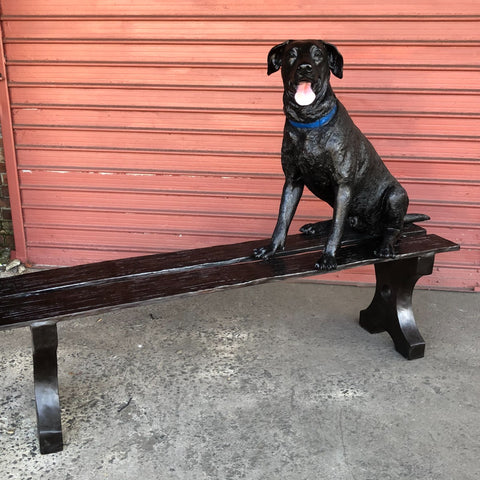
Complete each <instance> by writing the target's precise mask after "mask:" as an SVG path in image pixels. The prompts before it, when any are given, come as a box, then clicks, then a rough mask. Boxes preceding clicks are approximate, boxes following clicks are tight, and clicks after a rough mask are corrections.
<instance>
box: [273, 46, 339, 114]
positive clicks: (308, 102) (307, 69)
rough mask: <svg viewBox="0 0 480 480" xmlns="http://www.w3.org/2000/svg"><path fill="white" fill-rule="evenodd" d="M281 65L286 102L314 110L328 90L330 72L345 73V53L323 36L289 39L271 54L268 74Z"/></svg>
mask: <svg viewBox="0 0 480 480" xmlns="http://www.w3.org/2000/svg"><path fill="white" fill-rule="evenodd" d="M280 68H281V69H282V78H283V85H284V89H285V96H284V101H285V104H286V105H285V106H286V107H287V104H290V105H291V106H292V107H293V108H295V109H296V110H299V109H300V110H301V107H304V108H305V109H307V110H312V109H314V106H317V107H318V103H319V102H321V101H322V99H323V97H324V96H325V94H326V92H327V90H328V85H329V79H330V72H332V73H333V74H334V75H335V76H336V77H338V78H342V77H343V57H342V55H341V54H340V52H339V51H338V50H337V48H336V47H335V46H334V45H332V44H330V43H326V42H323V41H322V40H302V41H298V40H287V41H286V42H283V43H280V44H279V45H276V46H275V47H273V48H272V49H271V50H270V52H269V54H268V71H267V73H268V75H271V74H272V73H274V72H276V71H278V70H280ZM305 113H306V114H307V116H309V114H308V113H307V112H304V114H305Z"/></svg>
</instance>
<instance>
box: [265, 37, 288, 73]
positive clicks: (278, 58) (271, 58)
mask: <svg viewBox="0 0 480 480" xmlns="http://www.w3.org/2000/svg"><path fill="white" fill-rule="evenodd" d="M291 41H292V40H287V41H286V42H283V43H280V44H278V45H275V47H273V48H272V49H271V50H270V52H269V53H268V58H267V63H268V70H267V74H268V75H271V74H272V73H275V72H277V71H278V70H280V67H281V66H282V57H283V52H284V51H285V47H286V46H287V45H288V44H289V43H290V42H291Z"/></svg>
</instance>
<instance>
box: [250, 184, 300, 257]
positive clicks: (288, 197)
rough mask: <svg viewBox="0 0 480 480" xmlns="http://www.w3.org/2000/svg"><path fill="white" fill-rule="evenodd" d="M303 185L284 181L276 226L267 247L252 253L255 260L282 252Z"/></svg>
mask: <svg viewBox="0 0 480 480" xmlns="http://www.w3.org/2000/svg"><path fill="white" fill-rule="evenodd" d="M303 187H304V184H303V182H301V181H293V180H288V179H287V180H286V181H285V184H284V186H283V192H282V200H281V201H280V209H279V212H278V219H277V225H276V226H275V230H274V231H273V235H272V241H271V242H270V245H269V246H268V247H261V248H256V249H255V250H254V251H253V256H254V257H255V258H263V259H267V258H270V257H272V256H273V255H274V254H275V252H276V251H277V250H279V249H280V250H283V248H284V247H285V239H286V238H287V233H288V228H289V227H290V223H292V219H293V216H294V215H295V211H296V210H297V206H298V202H299V201H300V198H301V197H302V193H303Z"/></svg>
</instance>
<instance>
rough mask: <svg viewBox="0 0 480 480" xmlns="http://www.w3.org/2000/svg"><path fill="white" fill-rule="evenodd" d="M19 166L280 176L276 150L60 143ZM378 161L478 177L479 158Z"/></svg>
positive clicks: (21, 152) (427, 173)
mask: <svg viewBox="0 0 480 480" xmlns="http://www.w3.org/2000/svg"><path fill="white" fill-rule="evenodd" d="M17 161H18V165H19V168H20V169H27V170H28V169H38V168H42V169H51V170H102V171H112V172H118V171H124V170H125V165H128V171H129V172H130V173H132V174H135V173H138V174H139V175H141V174H143V173H166V174H168V173H177V174H180V173H183V174H185V175H190V174H202V173H203V174H206V175H208V174H209V175H217V176H223V175H230V174H235V175H239V174H241V173H244V174H246V175H247V176H261V177H263V178H267V177H271V176H272V175H278V176H282V177H283V173H282V168H281V161H280V152H278V153H277V154H275V155H272V156H267V155H261V154H258V155H227V154H225V155H222V154H217V155H211V154H195V153H193V152H185V153H183V154H181V153H165V152H158V153H147V152H143V153H138V152H118V151H117V152H114V153H113V152H112V153H110V152H105V151H92V150H91V149H88V150H72V149H62V148H51V149H40V148H36V149H35V148H32V149H28V148H20V149H18V151H17ZM383 161H384V162H385V163H386V165H387V166H388V168H389V169H390V171H391V172H392V173H393V174H394V175H395V176H397V177H398V178H404V177H411V176H412V175H415V177H416V178H425V179H429V178H430V179H432V180H435V179H443V180H468V181H470V180H474V179H480V162H478V161H477V160H476V159H471V160H465V159H455V158H451V159H439V158H432V157H428V158H419V157H410V158H407V157H392V156H384V157H383Z"/></svg>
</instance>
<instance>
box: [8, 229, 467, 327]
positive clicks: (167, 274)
mask: <svg viewBox="0 0 480 480" xmlns="http://www.w3.org/2000/svg"><path fill="white" fill-rule="evenodd" d="M310 242H312V239H310ZM256 243H257V244H258V243H260V244H263V243H264V242H256ZM315 243H316V250H313V251H312V250H306V251H303V252H302V251H300V252H297V253H294V254H283V255H278V256H276V257H274V258H272V259H270V260H269V261H262V260H253V259H250V258H244V259H242V260H240V261H238V262H235V263H230V262H229V261H228V260H226V261H225V262H223V263H219V262H217V263H211V264H201V265H199V266H192V265H189V266H185V267H182V268H180V267H176V268H171V269H169V270H165V269H161V270H154V271H148V272H145V271H140V272H136V273H130V274H124V275H122V276H115V277H113V278H112V277H108V278H107V277H106V276H105V275H104V276H101V277H99V278H95V279H93V280H92V279H88V280H87V279H84V280H83V281H82V279H81V278H79V279H77V280H76V281H73V282H72V283H70V284H67V285H59V286H53V287H52V286H48V287H44V288H40V289H38V290H36V291H32V292H31V293H29V294H26V295H25V294H24V293H22V292H18V291H17V292H16V293H11V294H9V295H3V296H2V297H0V312H1V314H0V316H1V318H0V328H7V327H14V326H26V325H30V324H32V323H34V322H38V321H40V320H45V319H51V318H56V319H62V318H64V317H68V316H73V315H79V314H82V313H85V312H94V311H101V310H102V309H108V310H111V309H112V308H113V307H121V306H125V305H135V304H137V303H141V302H145V301H148V300H154V299H160V298H164V297H171V296H175V295H184V294H188V293H194V292H200V291H212V290H215V289H220V288H225V287H227V286H235V285H238V286H243V285H248V284H253V283H260V282H265V281H267V280H268V279H271V278H285V277H292V276H296V275H314V274H319V273H321V272H319V271H318V270H315V269H314V265H315V262H316V261H317V260H318V257H319V255H320V254H321V247H322V245H319V243H318V239H317V241H316V242H315ZM457 249H458V245H457V244H455V243H453V242H450V241H449V240H446V239H444V238H442V237H438V236H436V235H421V236H420V235H419V236H416V235H413V236H406V237H404V238H402V240H401V241H400V243H399V246H398V254H397V255H396V257H395V260H400V259H404V258H410V257H418V256H423V255H428V254H435V253H440V252H446V251H451V250H457ZM249 251H250V250H249ZM193 252H195V251H190V254H192V253H193ZM167 255H168V254H167ZM210 258H212V257H210ZM337 261H338V269H339V270H340V269H344V268H353V267H356V266H360V265H367V264H372V263H376V262H380V261H382V262H383V261H385V259H378V258H376V257H375V255H374V254H373V251H372V245H371V243H361V244H354V245H347V246H344V247H342V248H341V249H340V251H339V252H338V254H337ZM40 273H42V272H40ZM30 275H32V276H33V275H36V274H35V273H33V274H29V275H28V276H30ZM28 276H27V277H28ZM27 277H25V278H26V279H27Z"/></svg>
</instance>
